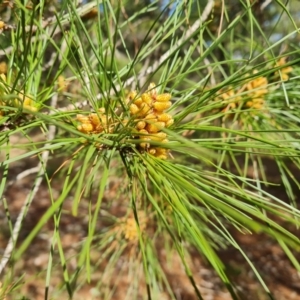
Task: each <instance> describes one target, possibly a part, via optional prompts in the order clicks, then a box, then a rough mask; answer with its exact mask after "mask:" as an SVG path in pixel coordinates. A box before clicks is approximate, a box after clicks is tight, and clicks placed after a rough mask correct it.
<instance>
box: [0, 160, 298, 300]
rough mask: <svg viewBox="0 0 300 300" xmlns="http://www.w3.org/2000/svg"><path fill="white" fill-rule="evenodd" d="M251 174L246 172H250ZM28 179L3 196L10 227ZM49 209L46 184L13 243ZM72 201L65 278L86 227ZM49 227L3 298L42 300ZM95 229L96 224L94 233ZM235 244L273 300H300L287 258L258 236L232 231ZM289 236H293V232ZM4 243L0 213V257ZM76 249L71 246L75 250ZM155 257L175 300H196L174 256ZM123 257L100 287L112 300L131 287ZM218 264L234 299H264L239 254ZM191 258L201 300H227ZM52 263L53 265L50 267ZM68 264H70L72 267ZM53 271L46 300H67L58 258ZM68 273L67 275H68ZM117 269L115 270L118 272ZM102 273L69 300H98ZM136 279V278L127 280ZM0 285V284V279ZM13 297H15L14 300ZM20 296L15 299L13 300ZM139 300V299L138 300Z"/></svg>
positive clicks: (227, 253) (64, 224)
mask: <svg viewBox="0 0 300 300" xmlns="http://www.w3.org/2000/svg"><path fill="white" fill-rule="evenodd" d="M36 162H37V161H36V160H35V159H29V160H27V161H26V162H24V161H22V163H20V162H15V163H14V165H13V168H12V169H11V172H10V174H9V179H13V178H14V177H15V176H16V175H17V174H19V173H20V172H21V171H23V170H24V169H28V168H31V167H33V166H35V165H36ZM266 170H267V171H268V172H269V173H270V174H272V176H273V178H272V181H273V182H275V183H276V184H277V185H274V186H272V188H270V190H269V192H270V193H271V194H274V195H276V196H277V197H278V198H280V199H282V200H285V201H288V200H287V196H286V193H285V189H284V188H283V186H282V184H281V180H280V176H279V173H278V170H277V172H276V169H274V164H273V163H272V162H269V163H267V166H266ZM250 171H251V170H249V172H250ZM33 179H34V175H33V176H28V177H26V178H24V179H23V180H21V181H18V182H15V183H14V184H13V185H11V186H10V187H9V188H8V189H7V191H6V193H5V197H6V200H7V202H8V206H9V212H10V216H11V219H12V221H13V222H14V221H15V220H16V218H17V216H18V214H19V212H20V209H21V207H22V205H23V203H24V201H25V198H26V195H28V192H29V191H30V189H31V188H32V182H33ZM120 182H121V180H120V179H118V178H116V179H115V180H112V181H111V182H110V188H109V189H108V190H107V191H106V193H105V198H106V200H107V201H110V199H115V197H117V195H118V192H117V191H118V188H119V184H120ZM52 187H53V193H54V197H55V196H57V195H58V194H59V191H60V190H61V183H60V181H59V180H57V181H55V180H53V181H52ZM297 200H298V203H300V194H299V197H298V199H297ZM49 205H50V198H49V191H48V186H47V185H46V183H43V184H42V185H41V187H40V189H39V192H38V194H37V195H36V197H35V198H34V200H33V203H32V205H31V206H30V208H29V211H28V214H27V216H26V218H25V220H24V222H23V226H22V229H21V232H20V236H19V243H20V242H22V240H24V238H25V237H26V236H27V235H28V233H29V232H30V231H31V229H32V228H34V226H35V225H36V224H37V222H38V221H39V219H40V217H41V216H42V215H43V213H44V212H45V211H46V210H47V209H48V207H49ZM71 208H72V199H71V198H70V199H67V201H65V203H64V207H63V214H62V217H61V222H60V237H61V242H62V246H63V249H64V251H65V256H66V257H67V258H68V268H69V272H71V273H72V271H75V269H76V260H75V259H73V257H74V256H76V251H77V249H78V247H77V246H78V245H80V243H81V242H82V241H83V240H84V238H85V236H86V234H87V224H88V219H87V215H88V204H84V202H83V203H82V206H81V208H80V211H79V214H78V216H76V217H74V216H72V214H71ZM112 209H113V210H114V214H115V215H118V214H122V211H120V212H118V209H120V210H122V208H119V206H114V207H112ZM53 228H54V225H53V221H49V222H48V223H47V224H46V226H44V227H43V229H42V231H41V232H40V233H39V234H38V236H37V237H36V238H35V239H34V241H33V242H32V244H31V245H30V247H29V248H28V249H27V251H26V252H25V254H24V255H23V257H22V260H19V261H17V262H16V263H15V264H14V265H13V266H12V264H10V265H9V268H12V267H13V268H14V273H15V274H20V275H21V274H23V277H22V279H21V282H22V284H21V286H20V288H19V289H18V292H15V293H12V294H10V295H7V300H10V299H12V300H16V299H21V296H23V297H25V298H23V299H30V300H31V299H32V300H40V299H41V300H42V299H45V277H46V270H47V265H48V259H49V248H50V243H51V237H52V233H53ZM100 228H101V224H100V223H99V229H100ZM231 233H232V235H233V236H234V237H235V239H236V241H237V242H238V244H239V245H240V246H241V248H242V249H243V251H244V252H245V253H246V255H247V256H248V257H249V259H250V260H251V261H252V262H253V264H254V265H255V267H256V268H257V270H258V271H259V272H260V274H261V275H262V277H263V279H264V281H265V283H266V285H267V287H268V288H269V290H270V291H271V293H272V295H273V298H274V299H276V300H292V299H295V300H296V299H300V275H299V274H298V273H297V271H296V270H295V269H294V267H293V266H292V264H291V263H290V261H289V259H288V257H287V256H286V255H285V253H284V252H283V250H282V249H281V247H280V246H279V245H278V243H276V241H274V240H272V239H271V238H270V237H267V236H265V235H262V234H244V233H241V232H239V231H237V230H232V231H231ZM294 234H296V235H299V232H298V233H297V232H296V231H295V230H294ZM8 239H9V229H8V225H7V218H6V217H5V212H4V208H3V207H0V257H1V256H2V255H3V252H4V249H5V247H6V245H7V242H8ZM76 245H77V246H76ZM157 253H158V255H159V261H160V263H161V265H162V268H163V270H164V271H165V273H166V275H167V278H168V281H169V282H170V285H171V287H172V289H173V291H174V293H175V295H176V298H177V299H178V300H179V299H180V300H183V299H185V300H193V299H197V298H196V296H195V294H194V290H193V287H192V285H191V284H190V281H189V279H188V278H187V276H186V275H185V272H184V268H183V267H182V264H181V261H180V258H179V256H178V255H176V254H175V253H174V255H173V256H172V257H171V262H170V259H169V262H168V263H167V262H166V259H165V256H166V254H165V252H164V249H163V247H161V248H160V246H159V245H158V249H157ZM100 255H101V253H97V251H95V253H91V261H92V263H95V262H96V261H97V259H99V256H100ZM128 255H129V254H128V252H125V253H124V254H123V255H122V256H121V258H120V259H119V262H118V263H117V269H116V270H114V272H115V274H118V275H116V276H118V281H116V282H117V284H115V283H112V282H111V281H109V280H107V281H108V282H107V283H104V285H103V286H104V287H105V286H106V289H107V290H108V291H109V290H111V289H112V286H113V285H114V288H115V290H114V295H113V297H112V299H115V300H119V299H120V300H123V299H124V297H125V296H124V295H126V292H127V288H128V285H129V284H130V283H131V280H132V278H131V277H130V276H132V275H129V274H128V273H129V272H128V268H127V267H128V261H129V259H130V258H129V257H128ZM219 255H220V257H221V259H222V260H223V262H224V264H225V266H226V269H227V271H228V273H229V274H230V276H231V279H232V281H233V282H234V283H235V287H236V290H237V291H238V292H239V293H240V297H241V299H243V300H248V299H249V300H250V299H251V300H253V299H254V300H255V299H257V300H264V299H270V298H269V297H268V296H267V295H266V294H265V293H264V290H263V288H262V286H261V284H260V283H259V282H258V280H257V278H256V276H255V274H254V272H253V271H252V269H251V267H250V266H249V264H248V263H247V262H246V260H245V258H244V257H243V256H242V255H241V253H240V252H239V251H238V250H237V249H234V248H233V247H231V248H228V249H226V250H222V251H220V252H219ZM295 255H296V257H297V259H298V260H299V261H300V255H299V253H298V254H297V253H295ZM191 257H192V264H191V265H192V271H193V273H194V278H195V281H196V284H197V286H198V287H199V290H200V291H201V293H202V296H203V298H204V299H205V300H210V299H211V300H227V299H228V300H230V299H231V297H230V294H229V293H228V291H227V290H226V287H225V286H224V285H223V284H222V282H221V280H220V279H219V278H218V276H217V275H216V273H215V272H214V271H213V269H212V268H211V267H210V266H209V265H208V263H207V262H206V261H205V260H204V259H203V258H202V257H201V256H199V254H197V253H196V251H193V249H191ZM55 259H57V261H56V262H55ZM73 260H74V261H73ZM55 264H56V267H55V268H54V271H53V274H52V279H51V286H50V287H49V294H50V299H67V298H68V296H67V294H66V293H65V292H64V293H61V294H59V293H58V292H56V290H58V289H59V287H61V284H62V282H63V278H62V273H63V270H62V267H61V266H60V262H59V256H58V254H57V256H55V257H54V265H55ZM72 268H73V270H72ZM118 268H119V269H118ZM104 269H105V264H104V265H103V264H102V265H100V266H99V270H98V271H96V272H95V273H94V274H93V276H92V279H91V282H90V283H89V284H88V283H83V284H82V285H81V286H79V288H78V290H77V291H76V293H75V295H74V299H75V300H80V299H85V300H89V299H95V300H96V299H103V298H102V296H101V297H100V296H97V292H96V289H95V288H94V287H95V286H96V285H97V282H98V281H99V280H100V278H101V280H104V281H105V278H103V277H101V276H102V272H103V270H104ZM133 276H136V274H133ZM0 281H1V278H0ZM138 293H139V294H140V295H141V297H142V295H143V294H144V295H145V293H146V289H145V286H144V285H143V284H142V283H141V285H140V286H139V288H138ZM16 295H18V296H16ZM19 295H21V296H19ZM138 299H142V298H140V297H139V298H138ZM157 299H162V300H163V299H169V298H168V297H167V295H164V294H162V295H160V296H159V298H157Z"/></svg>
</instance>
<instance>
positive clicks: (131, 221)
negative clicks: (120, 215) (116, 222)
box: [121, 211, 148, 242]
mask: <svg viewBox="0 0 300 300" xmlns="http://www.w3.org/2000/svg"><path fill="white" fill-rule="evenodd" d="M138 219H139V227H140V232H141V233H143V232H144V231H145V229H146V226H147V222H148V219H147V216H146V215H145V213H144V212H143V211H139V212H138ZM121 222H122V225H121V230H122V232H123V234H124V237H125V239H126V240H128V241H130V242H137V241H138V238H139V233H138V230H137V223H136V220H135V218H134V216H133V215H130V216H128V217H127V218H126V219H123V220H122V221H121Z"/></svg>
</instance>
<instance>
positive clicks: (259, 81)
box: [217, 76, 269, 111]
mask: <svg viewBox="0 0 300 300" xmlns="http://www.w3.org/2000/svg"><path fill="white" fill-rule="evenodd" d="M268 92H269V90H268V79H267V78H266V77H263V76H262V77H258V78H255V79H253V80H250V81H249V82H247V83H246V84H244V85H243V86H242V87H239V88H236V89H234V88H233V87H229V88H228V89H227V90H225V91H224V90H222V91H221V92H220V93H219V95H218V98H217V99H218V100H219V101H222V103H223V104H225V105H226V106H225V108H222V111H228V110H230V109H235V108H238V107H240V108H253V109H258V110H259V109H262V108H264V106H265V100H264V97H265V95H266V94H267V93H268Z"/></svg>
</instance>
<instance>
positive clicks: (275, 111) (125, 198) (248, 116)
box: [0, 0, 300, 299]
mask: <svg viewBox="0 0 300 300" xmlns="http://www.w3.org/2000/svg"><path fill="white" fill-rule="evenodd" d="M136 2H137V3H136V5H133V4H132V1H90V2H88V3H82V4H78V5H77V4H76V1H72V0H63V1H46V0H45V1H38V2H36V1H32V2H31V1H15V2H14V3H13V4H12V5H13V6H12V7H5V8H4V7H2V8H1V9H3V11H2V14H3V16H6V19H5V18H4V17H3V20H4V22H5V26H4V27H3V29H1V30H2V34H1V37H0V41H1V47H2V50H1V51H0V55H1V60H3V61H4V62H6V64H7V71H5V73H6V74H5V76H2V77H1V82H0V95H1V98H0V151H1V153H0V159H1V163H0V167H1V170H3V171H2V173H3V175H2V178H1V182H0V199H1V200H2V207H3V208H5V211H6V223H5V224H4V223H3V224H1V226H3V228H4V227H7V228H8V231H9V236H10V238H11V240H10V242H9V243H10V245H12V250H10V249H9V247H8V248H6V250H5V252H4V255H3V257H2V261H1V264H0V272H2V274H4V277H3V278H4V279H3V280H2V281H3V282H5V283H7V284H6V287H7V286H10V285H11V284H12V283H14V282H16V278H17V277H18V276H20V271H19V270H15V265H17V264H18V262H19V261H21V260H22V259H24V257H26V255H27V254H26V253H27V252H28V251H29V249H30V247H32V246H31V244H32V243H34V241H35V240H36V239H37V237H38V236H39V234H40V233H41V232H45V230H47V228H48V227H47V226H48V225H47V224H49V222H52V223H53V228H52V230H51V233H50V234H49V232H48V231H49V230H48V231H47V232H48V233H47V234H48V236H49V238H50V242H49V245H48V248H49V249H48V263H47V266H46V267H45V269H43V271H42V272H41V274H39V276H40V277H42V278H43V279H44V280H45V287H49V286H51V287H52V286H53V285H54V284H53V278H54V277H55V276H61V283H60V285H57V286H56V287H55V289H53V290H51V291H49V290H48V288H46V292H45V294H46V296H45V299H50V298H51V299H54V298H55V299H59V297H65V296H64V295H66V294H67V295H68V296H66V297H69V298H73V299H77V298H76V297H77V293H79V291H80V289H81V288H82V286H84V285H85V284H87V283H91V284H92V286H93V291H94V292H95V299H98V298H97V297H99V299H117V298H115V297H117V296H116V295H117V291H118V289H119V287H120V286H121V285H122V283H121V280H122V276H123V277H124V276H125V277H128V278H130V279H129V281H130V283H129V284H128V286H127V288H126V295H124V297H123V298H122V299H140V298H143V299H162V297H163V296H164V297H166V298H165V299H177V298H178V296H177V295H176V291H175V287H174V284H172V283H171V281H170V276H168V275H167V274H166V273H167V272H166V269H165V266H164V263H162V258H161V257H162V249H163V251H164V253H165V254H164V255H165V256H166V261H169V260H171V258H170V257H173V256H174V257H175V256H177V257H178V258H179V259H180V262H181V266H182V268H183V270H184V272H185V274H186V278H188V280H189V281H190V283H191V285H192V287H193V288H194V295H195V297H196V298H197V299H205V295H202V293H203V292H202V291H201V289H199V284H198V283H197V279H196V274H195V270H194V269H193V263H192V261H193V259H194V257H193V255H195V254H193V253H196V254H197V255H200V257H202V259H203V261H205V262H206V263H208V264H209V265H210V266H211V267H212V268H213V269H214V270H215V271H216V273H217V274H218V276H219V277H220V279H221V280H222V282H223V285H224V287H226V288H227V289H228V291H229V293H230V294H231V297H232V298H233V299H240V297H241V299H243V296H242V295H240V294H239V292H238V289H237V288H236V287H235V282H234V281H233V280H232V279H231V278H230V277H231V276H230V272H229V271H228V268H227V266H226V265H225V264H224V262H222V259H221V258H220V257H219V252H220V251H221V250H222V249H226V248H228V247H232V248H234V249H237V250H238V251H239V252H240V253H241V255H242V256H243V257H244V259H245V260H246V261H247V262H248V263H249V265H250V266H251V268H252V271H253V274H255V276H256V278H257V280H258V281H259V282H260V284H261V286H262V287H263V289H264V292H265V294H266V295H269V297H271V298H272V290H271V291H270V290H269V288H268V286H267V284H266V283H265V281H264V278H263V274H261V273H260V271H259V270H257V269H256V267H255V265H254V264H253V263H252V261H251V259H250V258H249V257H248V256H247V254H246V253H245V252H244V250H243V249H242V247H241V246H240V245H239V243H238V242H237V241H236V240H235V238H234V232H236V231H239V232H241V233H242V234H245V235H247V234H253V235H255V234H261V235H265V236H269V237H270V238H272V239H274V240H275V241H276V243H278V245H280V247H281V248H282V249H283V251H284V252H285V253H286V255H287V256H288V258H289V259H290V261H291V263H292V264H293V266H294V268H295V269H297V270H298V272H299V271H300V266H299V263H298V261H297V259H296V257H295V256H294V251H299V249H300V241H299V238H298V237H297V236H296V235H295V234H294V232H295V230H296V228H298V226H300V221H299V220H300V211H299V209H298V203H297V193H298V191H299V187H300V183H299V180H298V177H297V175H295V174H297V172H299V171H300V160H299V151H300V147H299V130H300V128H299V124H300V122H299V121H300V115H299V112H300V110H299V109H298V108H299V103H298V102H299V100H298V99H299V92H298V91H297V86H296V84H295V83H296V82H297V79H298V78H299V72H300V71H299V67H298V64H299V55H298V46H297V43H298V41H297V36H298V35H297V34H298V33H299V24H297V18H296V16H295V15H294V11H297V6H296V5H295V4H292V3H291V4H290V5H288V4H283V3H282V2H281V1H273V2H272V3H271V4H269V5H268V6H267V7H263V4H261V1H250V0H249V1H232V2H230V3H229V1H177V2H174V1H170V2H169V3H168V4H166V3H165V1H136ZM266 2H267V1H266ZM2 5H3V4H2ZM164 5H165V6H164ZM292 5H295V7H292ZM7 15H8V16H7ZM283 20H284V22H285V24H288V25H287V26H284V28H283V27H282V26H281V25H280V24H281V22H283ZM286 58H287V60H286ZM152 82H155V84H156V88H157V93H158V94H162V93H170V94H171V95H172V99H171V101H172V106H171V108H170V109H169V110H168V113H169V114H171V115H172V116H173V118H174V123H173V124H172V125H170V126H169V127H168V128H167V127H165V126H163V127H162V128H159V132H163V133H165V134H166V135H167V140H166V141H165V142H163V141H162V140H155V139H152V138H149V135H147V133H146V135H145V136H143V135H142V134H141V132H140V131H139V129H138V128H137V126H138V125H137V122H138V121H144V120H146V117H147V115H148V114H150V111H149V112H147V113H145V114H142V115H141V112H140V111H139V113H132V111H131V107H132V106H131V105H132V104H134V103H136V101H137V99H139V97H140V96H141V95H142V94H143V93H145V91H146V93H149V94H151V93H152V89H153V85H151V83H152ZM148 86H149V87H150V88H148ZM151 87H152V88H151ZM135 90H136V91H137V92H136V95H135V96H134V97H132V98H130V96H128V95H130V94H129V93H130V91H135ZM153 90H154V89H153ZM153 97H154V98H155V97H157V96H153ZM155 101H156V100H155ZM156 103H157V102H156ZM151 105H152V104H151ZM139 109H141V107H139ZM150 109H151V113H153V112H155V113H157V111H158V110H157V109H155V107H154V108H153V107H152V106H151V107H150ZM161 112H162V111H159V113H157V115H159V114H160V113H161ZM91 114H94V115H93V118H96V120H97V122H98V123H97V124H98V126H100V125H99V124H100V123H101V126H102V127H101V130H99V129H95V128H96V127H93V128H92V127H91V125H90V124H91V122H90V120H91V118H92V115H91ZM78 116H79V117H78ZM82 120H86V122H87V123H86V124H89V125H87V126H90V127H89V128H90V129H89V130H87V129H84V128H85V127H83V124H85V123H84V122H85V121H82ZM99 120H100V121H99ZM147 122H148V123H147ZM146 123H147V124H152V123H151V122H150V121H147V120H146ZM152 125H153V124H152ZM147 126H148V125H147ZM148 127H150V126H148ZM86 128H87V127H86ZM97 128H100V127H97ZM145 128H146V127H145ZM152 128H153V127H152ZM154 130H156V129H154ZM157 130H158V129H157ZM148 131H149V130H148ZM149 134H150V136H151V134H152V135H153V132H150V131H149ZM145 139H146V140H147V143H149V145H147V143H145ZM143 142H144V144H146V146H142V143H143ZM149 149H156V150H155V151H160V150H158V149H166V150H164V151H165V152H164V154H165V153H167V154H168V157H167V159H160V158H159V156H155V155H152V152H151V151H150V150H149ZM16 150H18V151H16ZM16 152H17V154H14V153H16ZM33 157H34V158H36V159H35V162H36V165H35V166H34V167H32V168H31V167H30V168H29V167H26V168H24V169H22V170H21V171H19V172H20V174H16V166H17V165H18V163H22V162H25V166H26V162H28V161H30V160H31V159H32V158H33ZM267 162H269V165H272V166H276V169H277V170H278V177H279V181H280V184H282V186H283V189H284V191H285V192H286V194H287V197H288V199H289V201H285V199H283V198H281V197H280V196H279V197H276V195H273V194H272V193H271V192H270V187H273V186H275V185H276V184H277V185H278V182H277V183H276V182H273V181H274V180H273V178H272V176H270V174H269V172H268V169H267V167H268V164H267ZM32 174H33V175H34V177H33V180H32V186H31V187H30V189H29V190H28V191H27V194H26V195H25V196H26V197H25V199H24V204H23V208H22V209H21V212H20V214H19V217H18V218H17V221H16V222H14V224H13V222H12V220H11V216H10V210H11V208H10V205H11V200H9V199H8V198H9V196H7V195H6V194H7V190H9V188H10V187H11V186H12V185H14V184H17V183H18V181H19V180H21V179H23V178H26V177H27V176H32ZM12 180H13V181H12ZM14 180H15V181H14ZM113 183H117V186H116V187H115V188H113V187H112V185H113ZM39 189H45V190H47V195H48V199H49V202H48V205H47V207H46V209H45V210H44V212H43V213H42V214H41V215H40V216H39V218H38V220H37V222H36V223H35V224H34V226H33V228H31V229H30V231H29V232H28V233H27V235H26V237H22V238H19V235H20V231H21V229H22V228H23V226H25V224H26V222H28V210H30V209H31V207H34V205H36V202H37V201H38V199H37V197H38V196H37V195H38V190H39ZM298 200H299V199H298ZM82 215H84V217H83V216H82ZM70 216H72V218H74V220H77V221H78V222H80V220H82V222H85V223H84V233H85V235H84V236H83V237H82V241H80V242H78V243H77V244H76V245H74V249H73V250H74V251H73V252H72V255H70V253H69V252H68V251H67V249H65V247H64V241H63V236H64V224H65V223H64V220H65V219H66V218H69V217H70ZM80 218H82V219H80ZM122 259H123V260H126V264H127V265H126V267H124V268H123V267H120V264H122ZM7 260H10V264H9V265H7ZM74 265H75V267H74ZM99 269H100V270H101V272H100V274H99ZM118 271H119V272H118ZM57 274H59V275H57ZM22 275H23V274H22ZM95 278H96V279H95ZM25 280H26V279H25ZM18 284H19V282H18ZM3 290H4V291H6V294H7V297H9V295H12V297H15V295H18V296H20V295H21V294H22V292H18V289H16V290H17V291H15V289H11V288H9V289H3ZM18 293H19V294H18ZM51 293H52V294H51ZM0 295H1V294H0ZM22 296H23V295H22ZM196 298H195V299H196ZM262 299H263V298H262Z"/></svg>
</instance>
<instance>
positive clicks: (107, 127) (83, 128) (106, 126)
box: [76, 108, 113, 133]
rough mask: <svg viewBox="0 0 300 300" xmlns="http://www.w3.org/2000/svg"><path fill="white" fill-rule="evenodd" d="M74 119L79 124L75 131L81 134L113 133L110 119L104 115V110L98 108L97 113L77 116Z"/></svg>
mask: <svg viewBox="0 0 300 300" xmlns="http://www.w3.org/2000/svg"><path fill="white" fill-rule="evenodd" d="M76 119H77V121H78V122H79V123H80V125H78V126H77V130H79V131H80V132H82V133H102V132H105V133H111V132H112V131H113V124H112V119H111V117H110V116H109V115H108V114H106V113H105V109H104V108H100V109H99V110H98V113H90V114H89V115H82V114H78V115H77V116H76Z"/></svg>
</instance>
